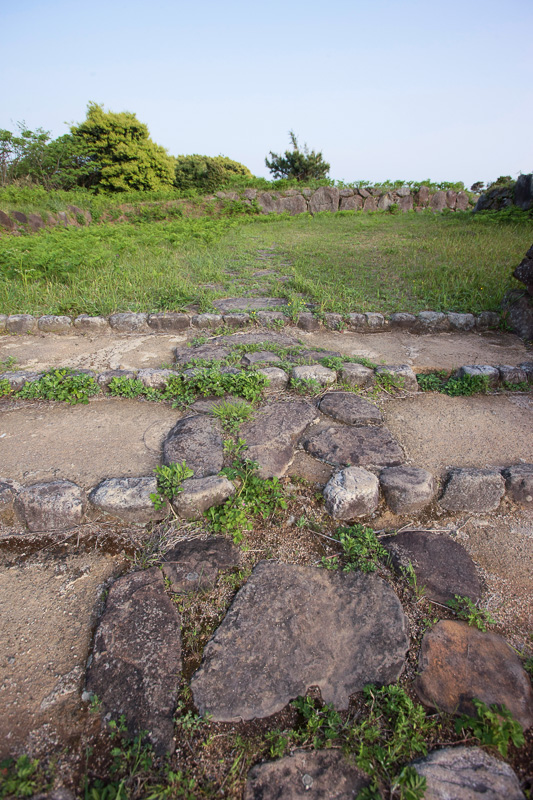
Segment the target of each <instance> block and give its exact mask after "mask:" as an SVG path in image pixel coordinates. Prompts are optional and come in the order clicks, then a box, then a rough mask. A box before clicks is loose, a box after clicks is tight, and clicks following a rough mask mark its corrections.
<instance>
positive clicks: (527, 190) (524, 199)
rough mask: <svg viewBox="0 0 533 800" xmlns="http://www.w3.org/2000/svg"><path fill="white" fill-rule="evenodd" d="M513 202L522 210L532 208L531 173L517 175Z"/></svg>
mask: <svg viewBox="0 0 533 800" xmlns="http://www.w3.org/2000/svg"><path fill="white" fill-rule="evenodd" d="M514 202H515V205H517V206H518V207H519V208H522V209H523V210H524V211H527V210H528V209H529V208H533V173H529V174H526V175H519V176H518V178H517V179H516V183H515V187H514Z"/></svg>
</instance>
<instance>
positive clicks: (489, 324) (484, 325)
mask: <svg viewBox="0 0 533 800" xmlns="http://www.w3.org/2000/svg"><path fill="white" fill-rule="evenodd" d="M499 326H500V315H499V314H498V313H497V312H496V311H482V312H481V314H479V315H478V316H477V317H476V329H477V330H478V331H488V330H491V329H493V328H499Z"/></svg>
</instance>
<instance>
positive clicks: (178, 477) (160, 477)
mask: <svg viewBox="0 0 533 800" xmlns="http://www.w3.org/2000/svg"><path fill="white" fill-rule="evenodd" d="M154 472H155V474H156V475H157V492H152V493H151V494H150V500H151V501H152V503H153V504H154V507H155V508H156V509H157V510H158V511H159V509H161V508H164V506H165V503H166V501H167V500H168V501H169V502H170V503H171V502H172V500H173V499H174V497H175V496H176V495H177V494H179V493H180V492H182V491H183V486H182V483H183V481H185V480H187V478H192V476H193V475H194V473H193V471H192V469H190V468H189V467H188V466H187V464H186V463H185V461H184V462H183V463H182V464H169V465H168V466H165V465H163V466H161V467H156V468H155V470H154Z"/></svg>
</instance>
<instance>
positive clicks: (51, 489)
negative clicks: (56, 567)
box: [15, 481, 86, 533]
mask: <svg viewBox="0 0 533 800" xmlns="http://www.w3.org/2000/svg"><path fill="white" fill-rule="evenodd" d="M85 506H86V500H85V492H84V491H83V489H81V488H80V487H79V486H77V485H76V484H75V483H72V482H71V481H50V482H44V483H34V484H33V485H32V486H25V487H23V488H22V489H20V491H19V492H18V494H17V496H16V498H15V510H16V512H17V515H18V516H19V517H20V519H21V520H22V521H23V522H24V523H25V524H26V526H27V527H28V529H29V530H30V531H31V532H32V533H37V532H39V531H55V530H65V529H66V528H73V527H75V526H76V525H79V524H80V523H81V521H82V519H83V515H84V513H85Z"/></svg>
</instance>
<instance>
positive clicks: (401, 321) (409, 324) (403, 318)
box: [390, 311, 416, 331]
mask: <svg viewBox="0 0 533 800" xmlns="http://www.w3.org/2000/svg"><path fill="white" fill-rule="evenodd" d="M390 324H391V327H392V328H400V329H401V330H408V331H409V330H414V329H415V328H416V317H415V315H414V314H406V313H405V312H403V311H398V312H396V314H391V315H390Z"/></svg>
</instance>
